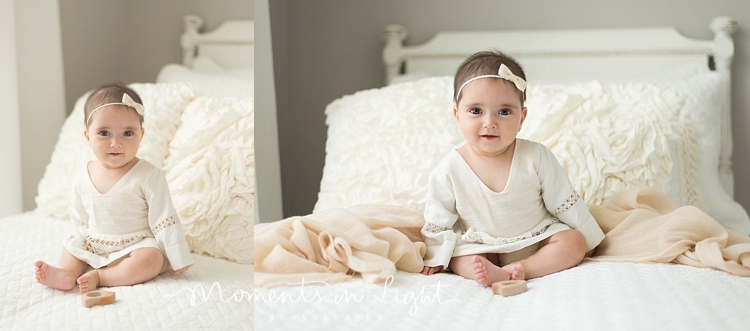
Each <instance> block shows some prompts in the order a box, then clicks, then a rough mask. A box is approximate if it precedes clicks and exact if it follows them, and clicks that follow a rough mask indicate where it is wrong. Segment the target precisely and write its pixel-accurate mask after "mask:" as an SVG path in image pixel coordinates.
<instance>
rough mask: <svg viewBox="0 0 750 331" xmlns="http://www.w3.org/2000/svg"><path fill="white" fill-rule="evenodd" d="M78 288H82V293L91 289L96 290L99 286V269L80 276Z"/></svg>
mask: <svg viewBox="0 0 750 331" xmlns="http://www.w3.org/2000/svg"><path fill="white" fill-rule="evenodd" d="M77 282H78V288H79V289H80V290H81V294H84V293H86V292H89V291H93V290H96V288H97V286H99V270H96V269H94V270H91V271H89V272H87V273H85V274H83V275H82V276H81V277H78V280H77Z"/></svg>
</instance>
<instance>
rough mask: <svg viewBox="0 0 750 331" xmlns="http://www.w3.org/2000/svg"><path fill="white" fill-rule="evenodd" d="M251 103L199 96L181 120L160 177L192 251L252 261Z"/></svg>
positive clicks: (237, 260) (252, 174) (245, 261)
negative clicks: (165, 183) (170, 193)
mask: <svg viewBox="0 0 750 331" xmlns="http://www.w3.org/2000/svg"><path fill="white" fill-rule="evenodd" d="M253 132H254V125H253V101H252V99H247V100H239V99H235V98H216V97H210V96H202V97H198V98H196V99H195V100H193V101H192V102H191V103H190V104H189V105H188V107H187V109H185V111H184V112H183V114H182V124H181V125H180V127H179V128H178V129H177V132H176V133H175V134H174V138H173V139H172V141H171V143H170V144H169V156H168V157H167V159H166V162H165V166H164V173H165V175H166V177H167V181H168V182H169V188H170V190H171V192H172V199H173V201H174V204H175V207H176V208H177V212H178V213H179V214H180V221H182V224H183V226H184V229H185V237H186V240H187V242H188V245H190V249H191V250H192V251H194V252H196V253H205V254H208V255H211V256H214V257H218V258H224V259H228V260H232V261H236V262H239V263H246V264H251V263H252V261H253V217H254V213H253V199H254V194H255V184H254V178H255V175H254V169H255V162H254V156H255V152H254V140H253Z"/></svg>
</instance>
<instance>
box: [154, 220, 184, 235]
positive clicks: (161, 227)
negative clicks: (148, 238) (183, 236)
mask: <svg viewBox="0 0 750 331" xmlns="http://www.w3.org/2000/svg"><path fill="white" fill-rule="evenodd" d="M179 221H180V219H179V218H178V217H177V215H172V216H169V217H167V218H165V219H164V220H162V221H161V222H159V224H157V225H156V226H155V227H153V228H151V232H153V233H154V235H156V234H157V233H159V232H160V231H161V230H164V229H166V228H168V227H170V226H172V225H175V224H177V223H178V222H179Z"/></svg>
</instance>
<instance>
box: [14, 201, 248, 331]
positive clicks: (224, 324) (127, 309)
mask: <svg viewBox="0 0 750 331" xmlns="http://www.w3.org/2000/svg"><path fill="white" fill-rule="evenodd" d="M69 228H70V224H69V222H67V221H63V220H59V219H54V218H48V217H43V216H39V215H37V214H35V213H34V212H28V213H24V214H18V215H14V216H10V217H6V218H2V219H0V330H9V329H12V330H37V329H38V330H53V329H54V330H110V329H117V330H155V329H159V330H163V329H173V330H193V329H194V330H252V329H253V300H252V298H251V293H252V292H253V288H252V282H253V281H252V278H253V276H252V274H253V266H252V265H241V264H236V263H232V262H228V261H226V260H221V259H216V258H211V257H206V256H201V255H197V254H194V255H193V257H194V258H195V261H196V262H195V264H194V265H193V266H192V267H190V269H188V271H187V272H186V273H185V274H184V275H183V276H180V277H172V275H171V274H169V273H165V274H162V275H160V276H157V277H156V278H155V279H153V280H151V281H148V282H146V283H144V284H139V285H135V286H122V287H112V288H105V289H107V290H110V291H114V292H115V293H116V297H117V299H116V301H115V303H114V304H111V305H107V306H94V307H92V308H85V307H83V306H82V305H81V295H80V293H79V292H78V288H77V287H76V288H74V289H73V290H71V291H68V292H65V291H60V290H55V289H51V288H48V287H44V286H42V285H40V284H38V283H37V282H36V280H35V279H34V261H36V260H44V261H47V262H49V263H51V264H53V265H54V264H56V263H57V261H58V259H59V257H60V253H61V249H62V238H63V237H64V236H65V235H66V234H67V233H68V232H69ZM261 330H262V329H261Z"/></svg>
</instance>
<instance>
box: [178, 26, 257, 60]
mask: <svg viewBox="0 0 750 331" xmlns="http://www.w3.org/2000/svg"><path fill="white" fill-rule="evenodd" d="M183 22H184V26H185V32H183V34H182V39H181V44H182V49H183V58H182V64H183V65H185V66H186V67H189V68H192V64H193V59H195V58H196V57H198V56H202V57H206V58H209V59H211V60H212V61H213V62H215V63H216V64H218V65H220V66H221V67H222V68H224V69H234V68H245V67H252V66H253V64H254V62H255V60H254V44H255V37H254V36H255V32H254V27H255V25H254V22H253V21H252V20H243V21H226V22H224V23H222V25H220V26H219V27H218V28H216V29H215V30H213V31H211V32H206V33H200V32H198V30H199V29H200V28H201V26H203V20H202V19H201V18H200V17H197V16H185V17H184V18H183Z"/></svg>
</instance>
